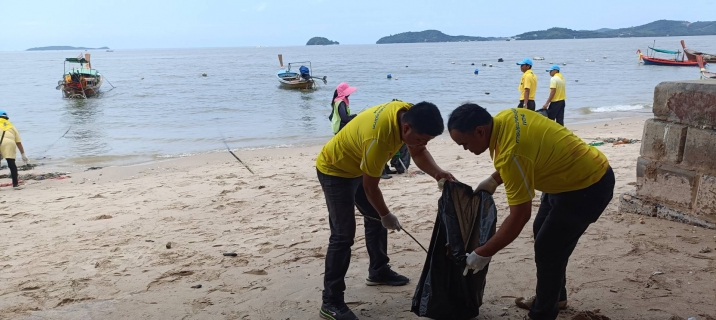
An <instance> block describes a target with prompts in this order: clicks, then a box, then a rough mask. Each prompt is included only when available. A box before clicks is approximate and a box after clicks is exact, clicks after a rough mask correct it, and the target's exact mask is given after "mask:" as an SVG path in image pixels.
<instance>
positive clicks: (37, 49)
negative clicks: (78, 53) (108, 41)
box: [25, 46, 109, 51]
mask: <svg viewBox="0 0 716 320" xmlns="http://www.w3.org/2000/svg"><path fill="white" fill-rule="evenodd" d="M106 49H109V48H108V47H101V48H85V47H71V46H49V47H37V48H30V49H27V50H25V51H48V50H106Z"/></svg>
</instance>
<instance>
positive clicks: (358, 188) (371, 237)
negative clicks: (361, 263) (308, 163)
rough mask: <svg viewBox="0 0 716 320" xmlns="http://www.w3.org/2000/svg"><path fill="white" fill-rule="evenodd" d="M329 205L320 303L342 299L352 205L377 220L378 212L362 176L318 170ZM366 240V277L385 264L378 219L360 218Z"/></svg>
mask: <svg viewBox="0 0 716 320" xmlns="http://www.w3.org/2000/svg"><path fill="white" fill-rule="evenodd" d="M318 181H320V182H321V187H322V188H323V194H324V195H325V196H326V205H327V206H328V223H329V224H330V226H331V237H330V238H329V240H328V252H327V253H326V272H325V275H324V276H323V302H334V301H341V302H342V301H343V292H344V291H345V290H346V282H345V280H344V279H343V278H344V277H345V276H346V272H348V265H349V264H350V261H351V246H352V245H353V239H354V238H355V235H356V217H355V208H356V207H357V208H358V211H360V213H361V214H363V215H365V216H369V217H374V218H378V219H380V215H378V211H376V210H375V209H374V208H373V206H372V205H371V204H370V202H368V198H367V197H366V195H365V191H364V190H363V178H352V179H349V178H340V177H335V176H329V175H326V174H323V173H321V172H320V171H318ZM363 224H364V225H365V243H366V247H367V248H368V256H369V257H370V263H369V265H368V276H369V277H370V276H375V275H377V274H379V272H380V271H383V268H384V267H386V266H387V265H388V261H390V259H389V258H388V230H387V229H385V228H383V225H382V224H381V223H380V222H379V221H374V220H368V219H365V218H364V219H363Z"/></svg>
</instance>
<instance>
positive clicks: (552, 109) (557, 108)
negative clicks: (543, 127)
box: [547, 100, 565, 126]
mask: <svg viewBox="0 0 716 320" xmlns="http://www.w3.org/2000/svg"><path fill="white" fill-rule="evenodd" d="M564 106H565V104H564V100H559V101H555V102H551V103H550V104H549V109H547V118H550V119H552V120H555V121H557V123H559V124H561V125H562V126H564Z"/></svg>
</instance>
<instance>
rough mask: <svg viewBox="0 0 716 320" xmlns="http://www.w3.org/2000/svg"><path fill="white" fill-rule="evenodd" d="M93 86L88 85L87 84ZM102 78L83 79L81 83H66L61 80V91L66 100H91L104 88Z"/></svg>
mask: <svg viewBox="0 0 716 320" xmlns="http://www.w3.org/2000/svg"><path fill="white" fill-rule="evenodd" d="M88 80H89V82H90V83H92V85H87V82H88ZM102 82H103V79H102V77H98V78H96V79H95V78H89V79H87V78H84V77H83V78H82V79H81V80H80V82H65V81H64V80H60V83H59V89H60V90H62V95H63V96H64V97H65V98H80V99H85V98H91V97H94V96H96V95H97V94H99V88H100V87H101V86H102Z"/></svg>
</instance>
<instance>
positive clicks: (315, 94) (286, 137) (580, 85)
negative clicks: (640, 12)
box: [0, 36, 716, 166]
mask: <svg viewBox="0 0 716 320" xmlns="http://www.w3.org/2000/svg"><path fill="white" fill-rule="evenodd" d="M681 39H682V38H676V37H667V38H657V39H652V38H628V39H583V40H582V39H579V40H543V41H496V42H472V43H425V44H394V45H339V46H318V47H316V46H312V47H306V46H299V47H242V48H202V49H151V50H150V49H147V50H121V49H116V50H114V52H105V51H104V50H97V51H91V50H90V51H89V53H91V54H92V65H93V67H94V68H96V69H98V70H99V71H100V72H101V73H102V74H103V75H104V76H105V80H106V81H105V83H104V85H103V86H102V92H103V93H102V95H101V96H100V97H98V98H91V99H88V100H70V99H64V98H62V95H61V93H60V91H58V90H56V89H55V87H56V85H57V81H58V80H60V79H61V76H62V73H63V60H64V58H66V57H75V56H77V55H78V54H80V53H83V52H80V51H77V52H75V51H44V52H0V64H1V65H2V68H1V69H2V70H3V71H4V76H3V77H0V97H2V98H0V109H3V110H5V111H7V112H8V114H9V115H10V119H11V121H12V122H13V123H14V124H15V125H16V126H17V127H18V128H19V130H20V132H21V135H22V138H23V144H24V145H25V148H26V150H27V154H28V156H30V158H31V159H34V160H35V162H42V163H47V164H52V165H57V166H106V165H121V164H133V163H141V162H146V161H153V160H157V159H163V158H167V157H177V156H182V155H188V154H197V153H204V152H214V151H219V150H221V149H223V148H225V146H224V142H223V141H224V140H225V141H226V143H227V144H228V145H229V146H230V147H231V148H232V149H242V148H263V147H280V146H295V145H305V144H314V143H321V142H324V141H326V140H328V139H329V138H330V137H331V136H332V133H331V130H330V123H329V121H328V119H327V117H328V114H329V113H330V110H331V107H330V99H331V97H332V93H333V89H334V88H335V86H336V85H337V84H338V83H340V82H341V81H345V82H348V83H349V84H351V85H353V86H356V87H358V90H357V91H356V92H355V93H354V94H353V95H352V96H351V108H352V111H353V112H354V113H355V112H358V111H360V110H361V109H363V108H366V107H370V106H373V105H376V104H380V103H383V102H386V101H389V100H391V99H401V100H404V101H409V102H420V101H430V102H433V103H435V104H436V105H437V106H438V107H439V108H440V109H441V111H442V112H443V116H444V117H445V119H446V120H447V116H448V114H449V113H450V111H451V110H453V109H454V108H456V107H457V106H459V105H460V104H462V103H465V102H474V103H478V104H480V105H482V106H483V107H486V108H487V109H488V110H489V111H490V112H493V113H496V112H498V111H500V110H503V109H506V108H511V107H514V106H516V105H517V102H518V99H519V92H518V90H517V86H518V84H519V80H520V76H521V72H520V70H519V67H518V66H517V65H515V62H517V61H519V60H521V59H522V58H525V57H529V58H533V57H536V56H541V57H544V58H545V60H541V61H537V60H535V61H534V62H535V66H534V70H535V73H536V74H537V76H538V89H537V96H536V100H537V105H538V107H539V106H541V105H542V104H543V103H544V101H545V100H546V98H547V96H548V93H549V91H548V90H549V88H548V87H549V75H548V74H547V73H546V72H545V71H544V70H545V69H547V68H548V67H549V66H550V63H559V64H560V66H561V67H562V74H563V75H564V77H565V79H566V80H567V110H566V114H565V117H566V120H565V121H566V123H567V125H568V126H569V124H570V123H577V122H586V121H594V120H598V119H610V118H621V117H626V116H632V115H635V114H642V115H648V114H650V113H651V103H652V99H653V91H654V86H656V85H657V84H658V83H660V82H662V81H674V80H695V79H698V78H699V72H698V68H696V67H660V66H644V65H641V64H639V63H638V60H637V55H636V53H635V52H636V50H637V49H642V51H645V50H646V47H647V46H648V45H651V44H652V41H653V40H656V44H657V47H661V48H665V49H680V44H679V40H681ZM683 39H684V40H686V43H687V44H688V45H689V46H690V47H693V48H695V49H700V50H702V51H706V52H716V37H715V36H708V37H684V38H683ZM278 54H283V58H284V63H287V62H291V61H306V60H309V61H311V67H312V71H313V74H314V76H321V77H322V76H326V77H327V80H328V84H327V85H323V84H322V83H321V85H320V88H319V89H317V90H313V91H297V90H287V89H283V88H281V87H279V84H278V81H277V79H276V77H275V72H276V70H277V69H278V67H279V64H278V59H277V55H278ZM498 58H503V59H504V61H505V62H502V63H500V62H497V61H498ZM587 60H593V62H588V61H587ZM473 63H474V65H473ZM483 63H484V64H488V66H482V64H483ZM563 63H566V65H562V64H563ZM489 64H492V67H490V66H489ZM475 69H479V73H478V74H477V75H475V74H474V70H475ZM202 73H206V74H207V76H206V77H202V76H201V74H202ZM387 74H392V76H393V79H392V80H389V79H387V77H386V76H387ZM113 86H114V87H115V88H112V87H113ZM487 93H489V94H487ZM65 132H66V134H65ZM63 134H65V135H64V136H63Z"/></svg>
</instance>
